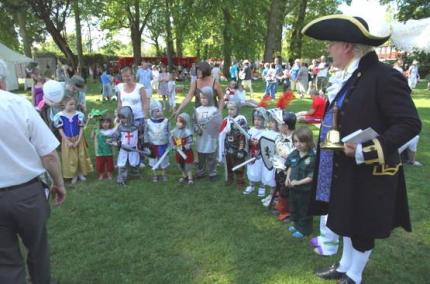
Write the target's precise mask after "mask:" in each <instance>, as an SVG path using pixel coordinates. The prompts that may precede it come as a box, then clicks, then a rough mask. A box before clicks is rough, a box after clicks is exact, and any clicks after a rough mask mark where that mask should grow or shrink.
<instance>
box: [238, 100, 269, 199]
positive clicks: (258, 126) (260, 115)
mask: <svg viewBox="0 0 430 284" xmlns="http://www.w3.org/2000/svg"><path fill="white" fill-rule="evenodd" d="M266 121H267V111H266V109H265V108H263V107H258V108H256V109H254V111H253V112H252V124H253V125H254V126H253V127H251V129H250V130H249V131H248V134H249V137H248V147H249V158H250V159H253V158H255V160H254V161H253V162H251V163H249V164H247V165H246V174H247V176H248V182H249V185H248V186H247V187H246V189H245V190H244V191H243V194H250V193H252V192H253V191H254V189H255V186H256V185H257V184H258V183H261V173H262V171H263V167H264V165H263V160H262V159H261V153H260V142H259V140H260V137H261V135H262V134H263V132H264V131H265V128H264V125H265V122H266Z"/></svg>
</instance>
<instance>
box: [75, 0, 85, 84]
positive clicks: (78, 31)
mask: <svg viewBox="0 0 430 284" xmlns="http://www.w3.org/2000/svg"><path fill="white" fill-rule="evenodd" d="M73 13H74V14H75V26H76V27H75V28H76V50H77V52H78V68H77V69H78V70H77V72H78V74H80V75H81V76H83V75H84V74H83V72H82V71H83V68H84V56H83V52H82V32H81V15H80V10H79V2H78V0H74V1H73Z"/></svg>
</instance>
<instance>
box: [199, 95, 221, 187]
mask: <svg viewBox="0 0 430 284" xmlns="http://www.w3.org/2000/svg"><path fill="white" fill-rule="evenodd" d="M198 92H199V96H200V102H201V106H199V107H198V108H196V110H195V112H194V118H193V128H194V133H195V134H196V135H197V141H196V142H197V143H196V144H197V147H196V149H197V155H198V160H199V162H198V165H197V174H196V178H202V177H205V176H206V174H207V175H208V176H209V179H210V180H213V179H215V178H216V175H217V172H216V164H217V152H216V150H217V146H218V145H217V142H218V134H219V128H220V125H221V119H222V118H221V114H220V113H219V111H218V108H216V107H215V106H214V98H213V95H212V93H211V92H202V91H201V90H198Z"/></svg>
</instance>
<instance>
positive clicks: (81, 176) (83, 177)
mask: <svg viewBox="0 0 430 284" xmlns="http://www.w3.org/2000/svg"><path fill="white" fill-rule="evenodd" d="M78 178H79V180H80V181H86V180H87V178H86V177H85V176H84V175H79V176H78Z"/></svg>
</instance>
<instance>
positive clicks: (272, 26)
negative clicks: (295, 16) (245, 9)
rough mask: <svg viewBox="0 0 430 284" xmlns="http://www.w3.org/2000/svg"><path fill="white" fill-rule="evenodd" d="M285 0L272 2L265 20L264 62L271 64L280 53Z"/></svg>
mask: <svg viewBox="0 0 430 284" xmlns="http://www.w3.org/2000/svg"><path fill="white" fill-rule="evenodd" d="M286 4H287V1H286V0H272V3H271V5H270V11H269V14H268V19H267V33H266V42H265V45H264V57H263V60H264V62H272V61H273V58H274V57H275V56H278V55H281V51H282V25H283V23H284V18H285V10H286V9H285V7H286Z"/></svg>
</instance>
